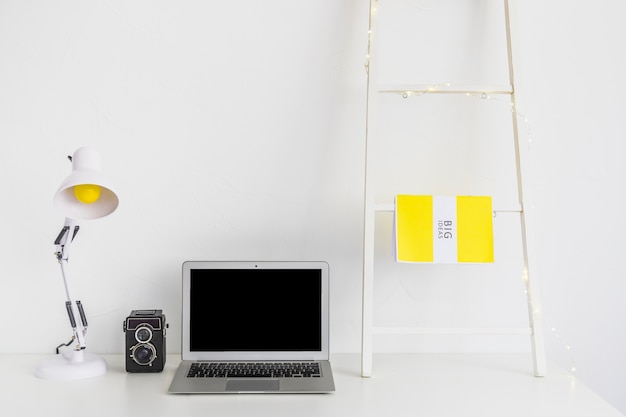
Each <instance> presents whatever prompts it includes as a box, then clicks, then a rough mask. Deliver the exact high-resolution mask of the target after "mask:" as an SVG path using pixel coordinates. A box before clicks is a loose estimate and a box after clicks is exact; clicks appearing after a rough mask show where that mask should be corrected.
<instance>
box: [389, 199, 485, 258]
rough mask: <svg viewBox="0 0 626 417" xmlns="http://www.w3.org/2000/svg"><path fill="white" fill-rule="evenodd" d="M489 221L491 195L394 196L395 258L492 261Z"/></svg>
mask: <svg viewBox="0 0 626 417" xmlns="http://www.w3.org/2000/svg"><path fill="white" fill-rule="evenodd" d="M492 220H493V210H492V208H491V197H485V196H429V195H397V196H396V202H395V216H394V234H395V253H396V261H398V262H434V263H490V262H493V261H494V256H493V222H492Z"/></svg>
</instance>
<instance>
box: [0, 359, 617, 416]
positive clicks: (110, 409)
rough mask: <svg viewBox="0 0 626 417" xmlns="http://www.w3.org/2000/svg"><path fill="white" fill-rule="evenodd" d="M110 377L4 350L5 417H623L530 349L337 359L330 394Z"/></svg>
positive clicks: (0, 367)
mask: <svg viewBox="0 0 626 417" xmlns="http://www.w3.org/2000/svg"><path fill="white" fill-rule="evenodd" d="M105 358H106V360H107V362H108V366H109V370H108V372H107V374H106V375H104V376H100V377H96V378H91V379H84V380H78V381H61V382H59V381H48V380H41V379H38V378H37V377H35V376H34V375H33V369H34V367H35V365H36V364H37V363H38V362H39V360H40V359H41V357H38V356H32V355H24V356H12V355H4V356H2V355H0V372H1V378H0V409H1V410H2V415H6V416H36V415H46V416H61V415H84V416H90V417H91V416H131V415H135V416H151V417H159V416H168V417H171V416H186V417H193V416H207V415H214V416H220V417H222V416H246V417H248V416H272V417H280V416H290V417H293V416H298V417H307V416H316V417H319V416H324V417H329V416H330V417H332V416H341V417H346V416H349V417H356V416H388V417H391V416H405V415H406V416H429V417H430V416H455V417H457V416H481V417H485V416H498V417H501V416H507V417H514V416H524V417H527V416H533V417H540V416H550V417H553V416H568V417H577V416H581V417H582V416H584V417H588V416H594V417H623V415H622V414H621V413H619V412H618V411H617V410H616V409H615V408H613V407H612V406H610V405H609V404H608V403H607V402H605V401H604V400H603V399H601V398H600V397H599V396H598V395H596V394H595V393H593V392H592V391H591V390H590V389H589V388H587V387H586V386H584V385H583V384H582V383H581V382H580V381H578V380H577V379H576V378H574V377H573V376H571V375H568V374H567V373H566V372H562V371H559V370H556V369H552V368H550V369H548V376H547V377H544V378H535V377H533V376H532V371H531V370H532V366H531V362H530V361H531V358H530V355H510V354H489V355H476V354H419V355H418V354H412V355H376V356H375V357H374V375H373V377H372V378H361V377H360V376H359V372H360V357H359V355H354V354H352V355H350V354H338V355H334V356H333V357H332V358H331V363H332V366H333V371H334V375H335V385H336V388H337V391H336V392H335V393H332V394H309V395H306V394H287V395H276V394H273V395H272V394H270V395H263V394H222V395H168V394H167V393H166V391H167V388H168V386H169V384H170V381H171V379H172V377H173V375H174V371H175V368H176V366H177V365H178V362H179V356H178V355H168V358H167V363H166V367H165V370H164V371H163V372H162V373H158V374H128V373H126V372H125V371H124V362H123V357H122V356H121V355H109V356H105Z"/></svg>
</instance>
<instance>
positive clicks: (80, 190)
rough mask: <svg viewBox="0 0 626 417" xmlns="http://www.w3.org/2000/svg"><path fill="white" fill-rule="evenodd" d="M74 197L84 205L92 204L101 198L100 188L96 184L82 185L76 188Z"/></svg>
mask: <svg viewBox="0 0 626 417" xmlns="http://www.w3.org/2000/svg"><path fill="white" fill-rule="evenodd" d="M74 196H76V199H77V200H78V201H80V202H81V203H83V204H91V203H95V202H96V201H98V199H99V198H100V186H99V185H94V184H80V185H76V186H75V187H74Z"/></svg>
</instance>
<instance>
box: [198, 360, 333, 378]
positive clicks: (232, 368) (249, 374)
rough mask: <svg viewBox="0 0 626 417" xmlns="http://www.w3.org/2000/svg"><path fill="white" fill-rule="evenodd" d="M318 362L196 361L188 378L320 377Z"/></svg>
mask: <svg viewBox="0 0 626 417" xmlns="http://www.w3.org/2000/svg"><path fill="white" fill-rule="evenodd" d="M320 376H321V374H320V365H319V363H317V362H261V363H255V362H234V363H229V362H194V363H192V364H191V368H189V372H188V373H187V377H188V378H319V377H320Z"/></svg>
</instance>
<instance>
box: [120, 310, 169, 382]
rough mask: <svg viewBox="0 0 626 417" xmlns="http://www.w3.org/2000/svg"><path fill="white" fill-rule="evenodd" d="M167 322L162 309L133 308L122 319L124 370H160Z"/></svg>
mask: <svg viewBox="0 0 626 417" xmlns="http://www.w3.org/2000/svg"><path fill="white" fill-rule="evenodd" d="M167 327H168V324H167V323H166V321H165V315H164V314H163V310H133V311H131V312H130V316H128V317H126V320H125V321H124V333H126V372H161V371H162V370H163V367H164V366H165V340H166V329H167Z"/></svg>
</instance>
